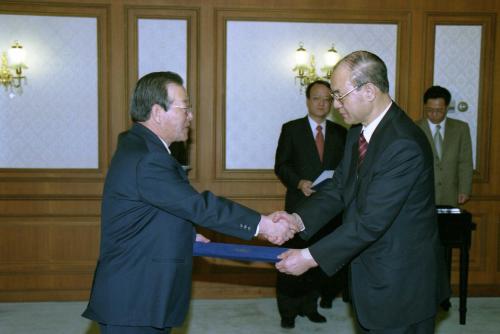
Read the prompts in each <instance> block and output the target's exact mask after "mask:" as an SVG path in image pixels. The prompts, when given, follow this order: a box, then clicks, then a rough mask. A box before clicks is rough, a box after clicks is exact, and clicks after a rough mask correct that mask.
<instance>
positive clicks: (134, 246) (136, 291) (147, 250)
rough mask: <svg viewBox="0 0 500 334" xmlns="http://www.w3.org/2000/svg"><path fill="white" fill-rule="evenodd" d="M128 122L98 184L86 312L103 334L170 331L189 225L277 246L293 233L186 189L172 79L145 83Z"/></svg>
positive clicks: (185, 124) (181, 93)
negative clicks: (94, 258) (96, 249)
mask: <svg viewBox="0 0 500 334" xmlns="http://www.w3.org/2000/svg"><path fill="white" fill-rule="evenodd" d="M131 116H132V120H133V121H134V124H133V126H132V128H131V129H130V130H129V131H126V132H124V133H122V134H120V136H119V139H118V146H117V149H116V152H115V154H114V156H113V159H112V161H111V165H110V167H109V171H108V174H107V176H106V182H105V184H104V194H103V201H102V212H101V246H100V255H99V260H98V263H97V268H96V271H95V276H94V283H93V286H92V292H91V296H90V301H89V304H88V307H87V309H86V310H85V312H84V313H83V316H84V317H87V318H89V319H92V320H95V321H97V322H99V325H100V328H101V333H105V334H139V333H140V334H150V333H169V332H170V328H171V327H175V326H179V325H181V324H182V322H183V320H184V318H185V316H186V313H187V310H188V306H189V299H190V289H191V269H192V256H193V242H194V241H195V230H194V227H193V226H194V224H195V225H200V226H204V227H206V228H209V229H212V230H215V231H218V232H221V233H225V234H229V235H232V236H236V237H239V238H244V239H250V238H252V237H253V236H255V235H257V234H261V235H263V236H265V237H266V238H267V239H268V240H269V241H272V242H275V243H278V244H279V243H282V242H284V241H286V240H287V239H289V238H290V237H292V236H293V233H292V232H291V231H290V230H289V227H288V225H287V224H286V223H284V222H280V223H278V224H276V223H273V222H272V220H271V218H270V217H265V216H261V215H260V214H258V213H257V212H255V211H253V210H251V209H248V208H246V207H244V206H241V205H238V204H237V203H234V202H231V201H229V200H227V199H224V198H221V197H217V196H215V195H214V194H212V193H210V192H203V193H199V192H198V191H196V190H195V189H194V188H193V187H192V186H191V185H190V184H189V180H188V178H187V176H186V172H185V171H184V170H183V169H182V167H181V165H180V164H179V163H178V162H177V161H176V159H174V158H173V157H172V156H171V154H170V150H169V147H168V146H169V145H170V144H171V143H173V142H177V141H185V140H186V139H187V136H188V130H189V126H190V122H191V120H192V118H193V114H192V112H191V106H190V105H189V101H188V99H187V95H186V90H185V89H184V87H183V86H182V79H181V78H180V76H179V75H177V74H175V73H172V72H155V73H150V74H148V75H146V76H144V77H142V78H141V79H140V80H139V81H138V83H137V85H136V88H135V91H134V96H133V99H132V104H131Z"/></svg>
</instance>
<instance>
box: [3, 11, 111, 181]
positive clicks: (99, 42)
mask: <svg viewBox="0 0 500 334" xmlns="http://www.w3.org/2000/svg"><path fill="white" fill-rule="evenodd" d="M109 10H110V6H108V5H98V4H95V5H89V6H81V4H80V5H79V4H76V5H71V4H60V3H59V4H58V3H52V4H50V3H46V4H42V3H38V2H37V3H31V2H23V3H17V4H15V5H12V4H9V3H8V2H5V3H1V4H0V15H14V16H16V15H18V16H19V15H22V16H26V17H28V18H29V17H31V18H32V19H36V18H43V17H46V18H50V17H53V18H55V19H56V18H61V19H66V20H71V18H75V19H78V18H82V19H86V20H88V19H89V18H90V19H95V21H96V30H97V31H96V35H97V36H96V45H95V47H96V50H95V56H94V57H95V59H96V71H97V73H96V78H97V92H95V95H96V97H95V98H96V101H95V107H96V110H95V113H96V118H95V126H96V129H97V130H96V131H97V132H96V136H97V138H95V140H96V147H95V150H96V154H97V160H95V168H94V166H92V168H86V167H84V168H78V167H71V168H67V167H66V168H65V167H63V168H57V166H58V163H55V165H54V166H55V167H51V168H43V167H42V165H40V166H41V167H42V168H23V167H13V168H4V169H0V180H2V181H5V182H12V181H13V182H18V181H23V180H25V181H27V180H35V179H36V180H41V179H43V180H47V181H49V180H55V179H57V180H60V179H65V178H66V179H67V178H78V179H92V180H102V179H103V177H104V175H105V168H106V163H107V159H108V156H109V152H108V150H106V148H107V145H108V137H107V136H108V131H107V130H108V121H107V120H108V116H109V101H108V95H109V86H108V77H107V76H106V75H105V73H106V71H107V68H108V61H109V45H108V44H109V42H108V40H109V33H110V29H109ZM28 22H29V20H28ZM64 33H65V32H64V31H62V32H60V34H62V35H60V36H63V35H64ZM68 47H71V46H68ZM68 50H69V49H68ZM58 51H59V52H62V53H64V52H65V50H64V48H58ZM35 56H36V55H33V57H35ZM47 65H50V64H47ZM32 70H33V71H34V70H35V69H34V68H33V69H32ZM44 70H47V71H49V72H48V73H50V74H46V75H43V76H41V77H40V78H44V79H46V80H48V81H47V83H45V85H47V86H50V85H48V84H49V83H50V82H51V80H61V78H59V79H57V74H58V68H57V67H55V68H45V69H44ZM59 70H60V69H59ZM76 70H79V69H76ZM28 80H29V78H28ZM37 85H42V83H38V82H37ZM28 87H30V86H29V82H28V86H27V88H26V89H25V94H26V95H27V94H28V92H27V90H28ZM30 94H31V95H33V94H36V92H30ZM60 94H65V93H64V92H60ZM70 94H71V93H67V94H66V95H61V96H62V97H61V99H64V98H68V99H69V100H68V101H67V102H65V105H66V107H67V108H73V109H75V108H74V105H73V104H74V103H75V101H74V100H71V95H70ZM26 95H22V96H21V97H17V98H16V99H17V100H18V101H15V102H14V103H11V105H15V104H19V105H21V104H22V103H24V102H26V100H23V98H24V97H27V96H26ZM30 99H31V100H33V99H36V96H31V97H30ZM38 100H42V99H38ZM44 107H45V108H47V111H49V112H50V108H53V106H52V104H51V105H45V106H44V105H40V104H39V105H37V106H36V108H32V109H31V110H33V109H39V112H40V113H43V111H44V109H43V108H44ZM68 110H70V109H68ZM11 119H13V118H12V117H11ZM76 121H77V118H76ZM56 123H57V121H56ZM13 126H16V125H15V123H13ZM58 126H64V125H63V124H61V125H58ZM40 131H41V132H43V131H44V129H43V128H42V129H40ZM53 132H54V134H53V135H55V136H56V137H55V138H54V139H53V140H51V141H52V142H53V143H54V145H55V146H56V147H57V148H58V150H61V149H64V145H66V146H67V147H68V149H71V148H72V146H71V140H72V138H68V136H64V131H60V132H61V133H57V132H58V130H57V128H56V129H55V130H53ZM74 135H76V136H78V133H75V134H74ZM61 137H63V138H61ZM64 137H66V138H64ZM65 141H66V142H65ZM73 141H74V143H75V144H76V143H77V139H74V138H73ZM61 144H62V145H61ZM49 150H50V148H49ZM49 159H50V158H49ZM85 164H86V163H83V164H82V162H79V163H77V164H76V165H75V166H80V165H81V166H85ZM49 165H50V163H49ZM16 166H17V164H16ZM19 166H23V164H21V165H19Z"/></svg>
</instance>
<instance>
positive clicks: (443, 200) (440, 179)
mask: <svg viewBox="0 0 500 334" xmlns="http://www.w3.org/2000/svg"><path fill="white" fill-rule="evenodd" d="M417 125H418V126H420V128H421V129H422V130H423V131H424V133H425V135H426V136H427V139H428V140H429V142H430V143H431V147H432V151H433V154H434V180H435V182H434V186H435V188H436V204H438V205H451V206H458V194H466V195H469V196H470V193H471V190H472V172H473V168H472V143H471V138H470V131H469V125H468V124H467V123H465V122H463V121H460V120H458V119H453V118H447V119H446V127H445V132H444V139H443V156H442V158H441V159H439V157H438V156H437V153H436V150H435V148H434V140H433V138H432V133H431V129H430V127H429V123H428V122H427V119H426V118H423V119H420V120H418V121H417Z"/></svg>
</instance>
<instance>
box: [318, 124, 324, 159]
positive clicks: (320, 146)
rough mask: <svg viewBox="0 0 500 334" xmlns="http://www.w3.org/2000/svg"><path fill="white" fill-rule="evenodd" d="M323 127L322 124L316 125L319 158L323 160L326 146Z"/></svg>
mask: <svg viewBox="0 0 500 334" xmlns="http://www.w3.org/2000/svg"><path fill="white" fill-rule="evenodd" d="M321 130H323V128H322V127H321V125H318V126H317V127H316V148H317V149H318V154H319V160H320V161H321V162H323V151H324V147H325V137H323V131H321Z"/></svg>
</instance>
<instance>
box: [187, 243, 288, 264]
mask: <svg viewBox="0 0 500 334" xmlns="http://www.w3.org/2000/svg"><path fill="white" fill-rule="evenodd" d="M287 250H288V248H283V247H268V246H251V245H239V244H227V243H220V242H208V243H203V242H195V243H194V246H193V256H208V257H217V258H222V259H231V260H238V261H259V262H278V261H279V259H278V255H280V254H281V253H283V252H286V251H287Z"/></svg>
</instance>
